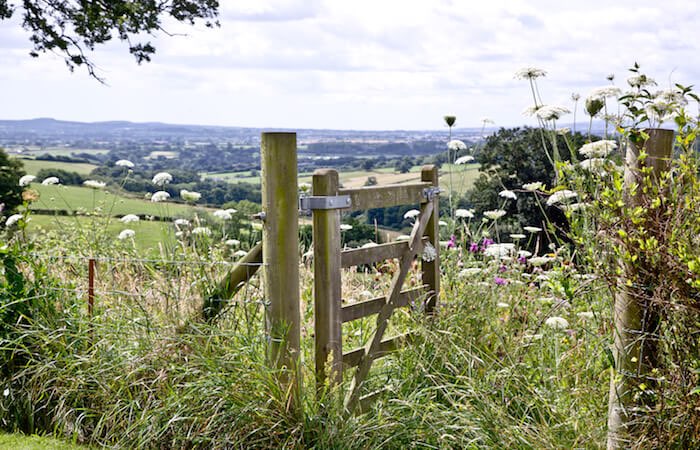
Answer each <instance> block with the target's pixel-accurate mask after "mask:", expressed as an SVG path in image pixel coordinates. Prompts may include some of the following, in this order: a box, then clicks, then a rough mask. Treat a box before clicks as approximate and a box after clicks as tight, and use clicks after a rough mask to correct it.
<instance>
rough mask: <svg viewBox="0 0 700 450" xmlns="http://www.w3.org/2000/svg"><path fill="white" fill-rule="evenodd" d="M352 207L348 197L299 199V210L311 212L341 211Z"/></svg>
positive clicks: (307, 197)
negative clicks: (320, 210) (322, 210)
mask: <svg viewBox="0 0 700 450" xmlns="http://www.w3.org/2000/svg"><path fill="white" fill-rule="evenodd" d="M351 205H352V202H351V201H350V196H349V195H336V196H322V195H308V196H304V197H299V209H300V210H302V211H313V210H315V209H343V208H349V207H350V206H351Z"/></svg>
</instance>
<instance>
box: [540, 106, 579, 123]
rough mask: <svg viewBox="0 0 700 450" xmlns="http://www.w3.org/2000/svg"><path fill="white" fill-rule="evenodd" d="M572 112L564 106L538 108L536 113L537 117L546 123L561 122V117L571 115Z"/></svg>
mask: <svg viewBox="0 0 700 450" xmlns="http://www.w3.org/2000/svg"><path fill="white" fill-rule="evenodd" d="M570 112H571V111H570V110H569V109H568V108H565V107H564V106H556V105H543V106H540V107H539V108H537V111H535V116H537V118H538V119H540V120H544V121H550V120H559V118H560V117H561V116H563V115H564V114H569V113H570Z"/></svg>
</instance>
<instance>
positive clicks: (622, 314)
mask: <svg viewBox="0 0 700 450" xmlns="http://www.w3.org/2000/svg"><path fill="white" fill-rule="evenodd" d="M646 132H647V133H648V134H649V139H648V140H647V141H646V143H645V144H644V146H643V149H644V151H646V153H647V154H648V156H647V158H646V159H645V160H644V162H643V163H641V162H640V160H639V154H640V151H641V150H642V148H640V147H638V146H635V145H631V144H630V145H628V147H627V155H626V161H625V183H624V189H625V193H626V202H627V204H628V206H631V207H633V206H638V205H641V204H643V203H644V196H645V195H646V194H645V193H644V192H643V189H641V188H639V189H636V195H631V193H630V191H631V188H632V186H633V185H638V186H639V185H640V183H643V180H642V177H641V175H640V170H641V169H642V167H643V166H646V167H651V168H652V173H651V175H652V179H653V180H654V181H653V182H656V180H658V179H659V177H660V175H661V173H662V172H664V171H668V170H669V168H670V161H671V153H672V150H673V139H674V133H673V131H672V130H661V129H652V130H646ZM622 269H623V275H622V277H621V279H620V281H619V283H620V285H619V287H618V293H617V294H616V295H615V307H614V312H613V321H614V323H613V331H614V333H615V336H614V344H613V357H614V360H615V371H614V372H613V376H612V379H611V381H610V397H609V409H608V443H607V446H608V448H609V449H618V448H627V447H629V446H630V444H631V442H633V441H636V438H638V437H639V436H636V437H635V436H634V434H635V429H634V428H635V427H634V422H635V421H636V420H637V419H639V417H635V414H636V413H635V411H637V412H639V411H644V410H645V406H644V405H638V404H636V400H635V393H636V392H637V391H638V389H639V388H638V386H639V384H640V383H642V382H644V383H648V382H649V381H648V379H647V377H648V376H649V372H650V370H651V366H652V362H653V361H654V359H655V345H654V338H653V336H652V334H653V333H654V330H653V328H654V327H655V326H656V323H657V322H658V318H656V317H655V313H654V312H653V311H652V309H651V305H650V304H649V301H648V298H649V294H650V293H648V292H645V291H644V287H642V286H643V285H644V283H640V282H639V280H638V277H637V276H636V275H637V274H636V273H635V269H634V267H631V266H630V265H627V264H624V263H623V267H622ZM627 280H630V281H632V283H631V284H632V286H627V284H628V283H627Z"/></svg>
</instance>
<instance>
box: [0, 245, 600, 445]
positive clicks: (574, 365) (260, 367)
mask: <svg viewBox="0 0 700 450" xmlns="http://www.w3.org/2000/svg"><path fill="white" fill-rule="evenodd" d="M40 263H41V262H40V261H36V264H40ZM103 264H105V263H103ZM62 267H63V268H67V267H68V266H62ZM62 267H61V266H59V267H53V266H52V269H51V271H50V273H46V274H44V277H50V278H52V279H54V280H55V282H56V283H57V285H60V286H62V287H63V288H65V289H66V290H63V291H60V292H61V293H60V295H55V294H51V293H52V292H58V291H47V292H45V293H44V295H43V298H41V301H43V302H48V303H51V304H53V305H55V306H56V308H55V309H51V310H47V311H46V312H45V313H43V314H37V315H33V316H32V317H31V318H30V319H29V318H28V319H27V321H26V322H23V323H21V324H19V325H18V326H17V327H15V329H14V330H13V334H12V337H11V339H10V340H9V341H6V342H4V344H3V346H4V347H5V348H12V349H14V350H13V351H14V352H15V353H16V354H21V355H22V359H23V361H25V362H24V363H23V364H22V366H21V367H17V368H16V370H15V371H13V373H12V374H10V375H9V376H8V377H7V378H6V379H4V380H3V381H2V384H3V386H8V389H9V391H10V393H9V395H8V396H6V397H3V398H2V400H0V401H1V402H2V405H3V408H2V412H1V413H0V422H1V423H2V424H3V428H5V429H10V430H12V429H20V430H23V431H25V432H33V431H52V432H54V433H56V434H59V435H63V436H65V437H67V438H69V439H72V440H75V441H77V442H85V443H91V444H94V445H104V446H111V447H117V448H359V449H365V448H366V449H369V448H484V447H491V448H561V447H566V448H570V447H576V446H582V447H590V446H593V447H595V446H597V445H599V444H601V443H602V442H603V439H604V422H605V421H604V418H605V410H606V407H607V406H606V405H607V397H606V395H605V392H606V391H607V383H605V381H606V379H607V373H608V372H607V369H606V368H607V365H608V362H607V357H606V348H607V344H608V342H607V336H608V335H609V327H608V325H607V318H606V317H605V315H604V314H603V311H607V310H608V309H607V307H606V306H607V305H606V301H607V300H606V296H605V291H600V290H599V289H598V288H594V287H593V285H592V284H590V282H588V281H579V280H583V279H579V278H576V277H574V275H575V273H574V272H573V271H568V269H566V270H565V269H561V268H553V269H554V270H551V271H549V272H550V280H549V281H547V282H544V281H543V282H532V283H525V284H521V283H520V282H516V281H520V280H525V279H527V277H526V276H524V275H523V273H527V272H523V271H522V270H521V269H519V268H518V266H517V265H516V264H515V262H513V264H512V265H511V264H510V263H509V265H508V270H507V271H506V272H501V271H500V270H501V269H500V267H501V265H500V264H495V263H485V264H484V271H483V272H482V273H481V274H479V275H477V276H476V278H471V279H466V278H460V277H459V276H458V273H459V267H458V253H457V252H456V251H454V252H450V253H448V254H446V260H445V268H446V270H447V272H448V274H447V276H450V277H453V278H452V282H448V283H445V284H444V286H445V289H444V291H443V293H442V297H441V302H440V308H439V309H438V312H437V314H436V315H434V316H431V317H429V318H427V317H425V316H424V315H423V314H422V312H421V311H420V308H417V309H416V310H415V311H413V312H410V311H409V312H407V313H400V314H398V317H397V319H396V320H394V323H393V325H392V327H393V330H394V331H396V332H401V331H406V330H409V329H410V330H414V331H415V332H416V333H417V336H416V339H415V341H414V343H413V344H412V345H408V346H406V347H405V348H404V349H403V350H401V351H400V352H398V353H397V354H395V355H393V356H389V357H387V358H384V359H382V360H379V361H377V362H376V363H375V368H374V369H373V371H372V373H371V377H370V379H369V380H368V382H367V384H368V387H367V390H368V391H369V390H372V389H373V388H374V387H380V386H386V387H388V391H387V392H386V393H385V394H384V395H383V396H382V397H380V399H379V400H378V401H377V402H376V403H375V404H374V405H373V406H372V407H371V408H370V410H369V411H368V412H366V413H364V414H359V415H355V416H352V417H350V418H347V417H346V416H345V414H344V412H343V410H342V407H341V406H340V404H339V402H338V399H339V398H340V397H341V396H340V395H339V394H340V393H339V392H335V391H332V392H327V393H325V395H323V396H322V397H321V398H319V399H317V398H316V397H315V395H314V389H313V388H312V386H313V362H312V359H311V358H312V352H313V340H312V336H310V334H311V330H313V317H312V315H311V311H312V309H313V308H312V307H310V305H309V304H308V303H306V304H305V305H304V306H303V308H302V311H303V314H304V325H303V329H304V330H305V331H304V332H305V334H306V338H305V339H303V346H304V348H303V355H304V361H303V377H304V384H305V386H306V389H304V398H303V403H304V408H303V412H302V413H301V416H298V415H297V414H295V413H294V412H293V411H288V409H287V407H286V404H285V393H284V392H283V391H282V390H281V389H280V387H279V386H278V384H277V382H276V377H275V373H274V372H273V371H271V370H270V369H269V368H268V365H267V364H266V348H267V342H266V337H265V332H264V308H265V301H264V299H262V298H261V297H260V291H259V290H257V289H252V290H248V291H247V292H244V293H242V294H239V297H237V298H236V299H235V301H234V302H233V303H232V304H231V306H230V308H229V309H228V310H227V312H226V313H225V314H224V315H223V317H222V320H221V321H220V322H219V323H218V325H217V326H210V325H205V324H202V323H200V322H199V321H197V320H196V319H195V316H194V314H193V311H194V310H196V308H197V306H198V302H199V301H201V296H198V295H197V291H196V290H190V291H187V292H189V293H181V294H180V296H179V297H177V296H176V295H175V292H176V291H175V290H172V291H167V292H163V293H162V294H160V296H159V295H158V292H159V288H158V287H157V286H162V287H164V286H166V285H168V284H170V285H173V284H177V285H180V286H188V285H190V284H191V283H193V282H194V281H195V280H196V279H197V277H199V276H201V275H200V274H199V272H198V271H196V270H180V271H179V272H169V273H170V275H169V276H166V277H164V279H163V280H160V281H159V280H157V278H158V277H159V275H158V274H159V273H161V272H160V271H159V270H155V271H154V270H151V269H149V268H148V267H145V266H143V265H139V264H133V265H132V269H129V268H128V266H127V265H122V266H119V272H120V275H119V277H118V278H115V279H113V280H112V282H113V283H114V284H115V286H114V291H129V292H136V291H138V290H139V289H142V290H144V291H147V292H148V295H146V296H143V297H141V296H134V295H121V296H119V293H118V292H116V293H114V294H113V296H112V297H106V296H104V298H100V297H98V302H99V303H98V304H99V305H100V306H99V307H98V308H96V316H95V317H93V318H92V319H91V318H89V317H87V314H86V309H85V306H84V302H85V299H84V295H83V292H84V291H83V290H82V288H81V287H80V286H78V285H76V284H75V282H74V281H73V282H71V281H69V280H70V277H69V276H68V274H67V273H65V272H63V268H62ZM115 267H116V266H115ZM25 269H26V268H25ZM104 270H105V268H104V267H103V271H104ZM163 270H164V269H163ZM25 273H26V270H25ZM495 274H499V275H502V276H504V277H507V278H509V279H511V280H513V282H512V283H511V284H509V285H505V286H499V285H496V284H494V283H493V277H494V275H495ZM83 275H84V274H81V278H82V277H83ZM309 276H310V274H309V273H308V272H305V273H303V274H302V278H304V279H307V278H308V277H309ZM415 276H416V273H414V274H413V275H412V278H415ZM384 278H388V276H387V275H386V274H380V273H370V274H359V273H356V272H348V273H346V276H345V279H346V286H345V292H347V293H348V296H349V297H355V298H360V297H361V295H363V292H364V291H365V290H367V289H368V288H369V287H371V286H376V285H382V284H386V280H384ZM31 279H32V277H31V276H29V277H28V278H27V280H31ZM166 280H169V283H167V282H165V281H166ZM176 280H178V282H177V283H174V281H176ZM188 280H189V281H188ZM563 280H569V281H571V282H573V283H578V284H577V289H578V291H577V293H578V295H577V296H576V297H575V298H571V299H568V298H565V297H564V298H563V297H561V296H559V295H558V294H557V293H558V292H560V289H559V286H560V285H561V282H562V281H563ZM414 281H416V282H417V281H418V280H414ZM71 283H73V284H72V285H71ZM117 286H119V287H120V289H116V287H117ZM71 287H76V288H77V289H75V290H73V291H71V290H70V288H71ZM104 289H106V287H103V290H104ZM173 289H174V288H173ZM181 292H182V291H181ZM159 297H160V298H161V301H156V300H155V299H157V298H159ZM168 297H170V301H169V303H168V302H166V301H165V300H166V298H168ZM302 298H303V299H304V301H306V302H308V301H309V299H310V291H309V292H307V291H306V290H305V291H304V292H302ZM146 300H148V301H146ZM175 301H177V302H178V303H179V306H176V305H175ZM505 304H507V306H504V305H505ZM583 310H585V311H589V310H593V311H595V312H596V315H595V317H594V318H593V319H585V320H583V319H578V316H577V315H576V313H577V312H580V311H583ZM551 315H558V316H563V317H565V318H567V319H568V320H569V321H570V323H571V325H570V327H569V328H567V329H566V330H564V331H562V330H555V329H551V328H549V327H547V326H546V325H545V321H546V319H547V318H548V317H549V316H551ZM353 327H354V328H353ZM372 328H373V325H372V321H371V320H365V321H364V322H362V321H360V323H357V324H353V325H350V326H349V327H346V329H345V331H346V332H347V334H348V335H350V336H351V337H350V339H349V340H348V341H347V342H346V348H349V347H351V346H353V345H355V344H361V343H363V342H366V339H367V338H368V337H369V335H370V334H371V331H372ZM357 330H360V331H361V332H360V333H355V331H357ZM343 387H347V386H341V388H340V389H342V388H343Z"/></svg>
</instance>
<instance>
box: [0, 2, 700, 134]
mask: <svg viewBox="0 0 700 450" xmlns="http://www.w3.org/2000/svg"><path fill="white" fill-rule="evenodd" d="M221 3H222V6H221V22H222V27H221V28H219V29H213V30H212V29H207V28H205V27H203V26H201V25H200V26H196V27H187V26H184V25H181V24H172V23H168V24H167V25H166V27H167V29H168V30H169V31H172V32H174V33H177V34H180V33H184V34H186V36H180V35H176V36H172V37H165V36H162V37H159V38H157V39H156V40H155V41H154V44H155V45H156V48H157V53H156V55H155V56H154V61H153V62H152V63H150V64H144V65H143V66H141V67H138V66H136V64H135V62H134V61H133V58H132V57H131V56H130V55H129V54H128V51H127V49H126V46H125V45H124V44H120V43H118V42H116V43H112V44H109V45H108V46H107V47H105V48H101V49H99V50H98V51H97V52H96V53H95V54H94V60H95V62H96V63H97V64H98V66H99V68H100V69H101V70H102V72H101V73H102V75H104V76H105V77H106V78H107V81H108V83H109V86H108V87H105V86H100V85H98V84H97V83H96V82H94V81H93V80H91V79H90V78H89V77H88V76H87V75H86V74H85V73H84V71H82V70H81V69H77V70H76V73H75V74H70V73H68V71H67V70H66V68H65V65H64V64H63V63H62V61H61V59H60V58H58V57H55V56H52V55H42V57H41V58H39V59H38V60H35V59H32V58H29V57H28V56H27V53H28V51H29V49H30V48H31V44H30V43H29V42H28V39H27V38H28V34H27V33H26V32H23V31H20V29H19V25H18V22H17V21H16V19H13V21H11V22H0V42H1V43H2V44H1V45H0V47H2V48H3V51H2V52H0V64H2V66H3V71H0V83H2V85H3V90H4V91H6V92H8V97H9V104H10V105H12V108H7V109H5V110H4V112H3V116H2V117H0V118H29V117H38V116H54V117H57V118H63V119H74V120H108V119H128V120H159V121H170V122H179V123H211V124H222V125H251V126H271V127H273V126H274V127H291V128H294V127H314V128H320V127H332V128H375V129H382V128H439V127H440V126H441V117H442V115H444V114H447V113H451V114H456V115H457V116H458V123H459V125H460V126H479V125H480V118H481V117H483V116H489V117H492V118H493V119H494V120H495V121H496V123H497V125H516V124H521V123H523V122H527V121H529V120H530V119H527V118H524V117H522V116H521V111H522V110H523V109H524V108H525V107H526V106H530V104H531V99H530V92H529V87H528V85H527V83H525V82H523V81H521V80H515V79H514V78H513V74H514V72H515V71H516V70H517V69H518V68H520V67H522V66H537V67H542V68H543V69H545V70H547V71H548V76H547V77H546V78H543V79H540V80H539V87H540V90H541V93H542V96H543V99H544V101H545V102H546V103H549V104H562V105H566V106H569V107H572V106H573V105H572V104H571V101H570V100H569V99H570V95H571V93H572V92H579V93H581V94H582V95H585V94H586V93H587V92H588V91H590V89H592V88H594V87H597V86H600V85H601V84H604V83H605V76H606V75H607V74H609V73H615V74H617V79H616V81H617V82H619V83H622V82H623V80H624V79H625V78H626V77H627V73H626V69H627V68H628V67H629V66H630V65H631V64H633V63H634V62H635V61H638V62H639V63H640V64H641V65H642V68H643V69H644V70H646V71H648V72H649V73H650V75H652V76H653V77H654V78H656V79H657V80H659V81H663V82H667V80H668V79H669V78H670V79H672V80H673V81H675V82H681V83H684V84H697V82H698V77H700V62H697V61H696V58H695V56H696V55H697V54H698V50H699V49H700V48H699V47H700V44H698V40H697V39H696V37H697V31H696V30H697V26H696V24H697V19H698V18H699V17H698V16H699V12H700V6H698V5H695V4H692V3H689V2H686V1H683V0H670V1H668V2H666V3H664V4H663V5H661V4H658V3H657V2H651V1H641V2H639V1H636V2H632V1H630V0H622V1H618V2H609V1H602V0H593V1H589V2H586V3H585V4H583V3H581V4H573V3H572V4H562V3H561V2H555V1H553V0H540V1H524V0H518V1H509V2H465V1H458V0H453V1H450V0H439V1H438V0H435V1H430V2H428V1H422V2H418V1H412V2H407V1H405V0H404V1H400V0H384V1H376V0H357V1H353V2H338V1H332V0H314V1H308V0H274V1H272V0H270V1H263V0H237V1H235V2H221ZM77 99H80V100H79V101H77ZM4 100H5V99H4ZM6 101H7V100H6ZM578 118H579V119H581V118H582V115H581V111H579V116H578Z"/></svg>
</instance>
